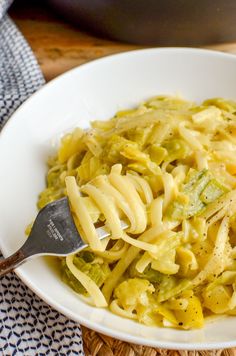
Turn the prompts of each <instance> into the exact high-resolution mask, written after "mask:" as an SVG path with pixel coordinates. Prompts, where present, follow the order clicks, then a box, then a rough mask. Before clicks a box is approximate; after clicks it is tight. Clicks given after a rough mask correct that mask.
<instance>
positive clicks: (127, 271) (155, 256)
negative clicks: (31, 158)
mask: <svg viewBox="0 0 236 356" xmlns="http://www.w3.org/2000/svg"><path fill="white" fill-rule="evenodd" d="M235 122H236V103H233V102H231V101H227V100H223V99H219V98H216V99H210V100H207V101H205V102H203V103H202V104H201V105H196V104H194V103H190V102H187V101H184V100H182V99H180V98H177V97H167V96H159V97H156V98H153V99H151V100H149V101H148V102H146V103H142V104H141V106H139V107H138V108H136V109H132V110H125V111H123V112H118V113H117V114H116V116H115V117H113V118H112V119H111V120H109V121H106V122H101V121H97V122H94V123H92V125H91V126H92V128H91V129H89V130H87V131H83V130H80V129H75V131H74V132H72V133H71V134H68V135H66V136H65V137H64V138H63V139H62V144H61V147H60V149H59V151H58V155H57V157H55V158H53V159H51V160H49V168H50V169H49V172H48V177H47V189H46V190H45V191H44V192H42V195H41V196H40V199H39V204H38V206H39V207H40V208H41V207H43V206H44V205H45V204H46V203H48V202H50V201H52V200H53V199H58V198H60V197H62V196H64V195H65V194H67V195H68V198H69V202H70V206H71V211H72V214H73V216H74V219H75V223H76V226H77V228H78V230H79V232H80V233H81V236H82V238H83V239H84V240H85V241H86V243H87V244H88V248H87V249H86V250H85V251H82V252H80V253H78V254H76V255H75V256H74V258H73V257H71V256H69V257H67V258H66V259H62V270H63V280H65V282H66V283H67V284H69V285H70V286H72V288H73V289H74V290H76V291H81V293H85V290H86V291H87V292H88V294H90V295H91V297H92V299H93V300H94V303H95V305H96V306H106V305H108V304H109V303H110V305H109V306H110V309H111V311H112V312H114V313H116V314H118V315H121V316H123V317H127V318H132V319H136V320H138V321H140V322H144V323H146V324H149V325H153V324H154V325H159V324H161V325H163V326H171V327H173V326H179V327H182V328H184V329H188V328H194V327H199V326H201V325H202V322H203V315H202V314H204V316H206V315H207V314H208V313H209V311H212V312H213V313H218V312H223V313H229V314H236V284H235V276H234V273H236V272H235V271H236V253H235V244H236V203H235V201H236V155H235V153H236V125H235ZM121 163H122V164H121ZM64 180H65V184H66V189H65V185H64ZM98 222H99V223H100V224H101V223H102V224H103V225H104V229H105V230H107V231H108V232H109V233H110V235H109V237H107V238H106V239H104V240H101V241H100V239H99V235H98V233H97V230H96V228H95V225H94V224H96V223H98ZM124 223H125V225H126V226H128V227H127V228H126V230H125V231H124V230H123V228H122V227H123V226H124ZM231 272H232V273H233V275H231ZM229 275H230V276H231V277H230V278H229V277H228V276H229ZM226 277H227V278H226ZM81 285H82V286H81ZM84 288H85V290H84ZM141 290H143V293H141ZM117 291H119V292H118V293H117ZM154 291H155V292H154ZM152 293H154V294H152ZM134 294H135V295H136V297H135V296H134ZM140 295H142V298H141V299H140V298H139V297H140ZM211 297H212V299H214V301H213V303H211V300H210V298H211ZM124 301H127V303H126V302H124ZM183 301H184V302H183ZM143 302H144V303H143ZM180 302H181V303H182V304H180ZM156 303H158V305H157V304H156ZM204 303H205V304H204ZM183 305H184V306H183ZM220 305H223V306H222V307H219V306H220ZM134 306H135V307H134ZM180 306H181V307H180ZM163 311H164V312H163Z"/></svg>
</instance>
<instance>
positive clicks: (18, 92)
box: [0, 0, 84, 356]
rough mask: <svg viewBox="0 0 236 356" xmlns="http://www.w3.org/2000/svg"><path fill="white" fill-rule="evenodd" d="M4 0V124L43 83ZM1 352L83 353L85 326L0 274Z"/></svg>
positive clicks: (0, 19)
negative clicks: (82, 333)
mask: <svg viewBox="0 0 236 356" xmlns="http://www.w3.org/2000/svg"><path fill="white" fill-rule="evenodd" d="M11 2H12V0H0V129H1V128H2V127H3V125H4V124H5V122H6V121H7V120H8V119H9V117H10V116H11V114H12V113H13V112H14V111H15V110H16V109H17V107H18V106H19V105H20V104H21V103H22V102H23V101H24V100H26V99H27V98H28V97H29V96H30V95H31V94H32V93H34V92H35V91H36V90H37V89H38V88H39V87H40V86H42V85H43V84H44V82H45V81H44V78H43V75H42V73H41V71H40V69H39V66H38V64H37V61H36V59H35V57H34V55H33V53H32V51H31V49H30V47H29V46H28V44H27V42H26V41H25V39H24V38H23V36H22V35H21V33H20V32H19V30H18V29H17V28H16V26H15V25H14V24H13V22H12V21H11V19H10V18H9V17H8V16H7V15H6V14H5V12H6V10H7V8H8V7H9V5H10V4H11ZM0 355H3V356H8V355H16V356H34V355H42V356H43V355H61V356H63V355H65V356H67V355H84V353H83V346H82V337H81V330H80V326H79V325H78V324H77V323H76V322H74V321H72V320H69V319H67V318H66V317H65V316H63V315H62V314H60V313H58V312H57V311H56V310H54V309H52V308H51V307H49V306H48V305H47V304H45V303H44V302H43V301H42V300H41V299H40V298H38V297H37V296H36V295H35V294H34V293H33V292H32V291H31V290H30V289H28V287H26V286H25V285H24V284H23V283H22V282H21V281H20V280H19V278H18V277H17V276H16V275H15V274H14V273H10V274H9V275H7V276H5V277H2V278H1V279H0Z"/></svg>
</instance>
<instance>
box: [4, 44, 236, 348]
mask: <svg viewBox="0 0 236 356" xmlns="http://www.w3.org/2000/svg"><path fill="white" fill-rule="evenodd" d="M141 52H142V53H152V52H157V53H159V52H168V53H171V52H173V53H176V52H179V53H181V52H182V53H183V52H185V53H189V54H190V53H192V54H193V53H195V54H197V55H205V54H209V55H212V56H215V57H225V58H229V59H233V60H234V61H235V65H236V56H235V55H234V54H232V53H224V52H220V51H215V50H209V49H202V48H194V47H160V48H145V49H138V50H131V51H125V52H122V53H117V54H112V55H107V56H104V57H101V58H99V59H94V60H92V61H89V62H87V63H84V64H82V65H79V66H76V67H75V68H72V69H70V70H68V71H66V72H64V73H62V74H60V75H59V76H57V77H56V78H54V79H52V80H51V81H49V82H48V83H46V84H44V85H43V86H42V87H41V88H40V89H39V90H37V91H36V92H35V93H33V94H32V95H31V96H30V97H29V98H28V99H26V101H25V102H24V103H22V104H21V105H20V106H19V107H18V108H17V110H16V111H15V112H14V113H13V114H12V115H11V117H10V118H9V119H8V121H7V122H6V123H5V125H4V126H3V128H2V130H1V131H0V140H1V137H2V135H4V134H5V132H6V130H8V127H9V126H10V125H11V122H12V119H13V121H14V120H15V116H16V117H17V114H18V112H19V111H21V110H22V109H23V108H24V107H25V106H27V105H28V104H29V103H30V102H31V100H32V99H33V98H34V97H35V96H37V95H38V94H39V93H40V92H41V91H42V90H45V87H46V88H48V87H50V86H53V85H54V83H56V82H57V81H60V80H61V79H63V78H66V77H67V76H68V77H69V76H70V75H73V73H74V72H76V71H77V70H78V69H79V70H83V69H84V68H87V67H90V66H94V65H96V63H98V62H100V61H103V62H105V61H109V60H110V59H111V58H121V57H126V56H129V55H130V54H134V55H135V54H139V53H141ZM0 250H1V251H2V254H3V256H4V257H5V258H6V257H8V256H9V254H8V253H7V251H6V248H5V247H4V246H3V244H2V239H0ZM15 273H16V274H17V276H18V277H19V278H20V279H21V280H22V281H23V282H24V283H25V284H26V285H27V286H28V287H29V288H30V289H31V290H32V291H33V292H34V293H35V294H36V295H38V296H39V297H40V298H41V299H42V300H43V301H44V302H45V303H46V304H48V305H50V306H51V307H52V308H54V309H56V310H57V311H59V312H61V313H62V314H63V315H65V316H67V317H68V318H70V319H72V320H74V321H76V322H78V323H80V324H82V325H84V326H86V327H88V328H90V329H92V330H94V331H96V332H99V333H102V334H105V335H108V336H110V337H112V338H115V339H120V340H122V341H126V342H129V343H134V344H139V345H140V344H142V345H144V346H149V347H155V348H163V347H164V348H168V349H172V350H212V349H221V348H222V349H225V348H231V347H235V346H236V339H235V341H223V342H199V343H191V344H186V343H183V342H171V341H165V342H162V341H158V340H157V341H156V340H155V342H154V341H152V340H148V339H145V338H143V339H142V343H140V339H139V337H138V336H133V335H130V334H128V335H127V334H126V333H125V332H120V331H117V330H116V331H112V330H109V329H108V328H107V327H103V325H100V324H99V323H97V322H93V321H90V320H87V319H85V318H84V317H81V316H80V315H78V317H76V316H75V314H73V313H72V312H70V311H69V310H67V309H66V308H64V307H63V306H62V305H61V304H60V303H58V302H57V301H55V300H52V299H51V298H50V297H47V296H46V295H45V294H44V293H42V292H41V291H40V289H39V288H38V287H37V286H35V285H34V283H31V281H29V280H28V278H27V276H26V273H25V272H24V270H22V268H21V267H18V268H17V269H16V270H15ZM164 343H165V345H164V346H163V344H164ZM166 345H167V346H166Z"/></svg>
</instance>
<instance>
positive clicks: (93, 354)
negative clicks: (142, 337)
mask: <svg viewBox="0 0 236 356" xmlns="http://www.w3.org/2000/svg"><path fill="white" fill-rule="evenodd" d="M82 332H83V342H84V353H85V356H159V355H160V356H236V348H233V349H225V350H211V351H206V350H203V351H187V350H182V351H177V350H165V349H155V348H153V347H147V346H141V345H135V344H130V343H127V342H124V341H120V340H116V339H113V338H111V337H109V336H106V335H103V334H100V333H97V332H95V331H92V330H90V329H88V328H86V327H84V326H82Z"/></svg>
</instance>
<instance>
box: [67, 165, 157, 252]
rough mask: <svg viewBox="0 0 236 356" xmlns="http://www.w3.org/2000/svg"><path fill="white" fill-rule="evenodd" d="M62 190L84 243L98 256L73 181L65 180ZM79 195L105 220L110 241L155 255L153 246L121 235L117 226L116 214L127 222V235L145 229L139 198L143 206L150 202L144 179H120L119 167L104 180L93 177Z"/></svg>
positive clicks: (99, 247)
mask: <svg viewBox="0 0 236 356" xmlns="http://www.w3.org/2000/svg"><path fill="white" fill-rule="evenodd" d="M66 187H67V193H68V197H69V201H70V202H71V205H72V208H73V210H74V212H75V215H76V218H77V219H78V221H79V223H80V225H81V227H82V229H83V232H84V235H85V239H86V240H87V241H88V243H89V245H90V246H91V247H92V248H93V249H96V250H98V251H100V252H101V251H102V249H103V246H102V244H101V242H100V240H99V237H98V235H97V233H96V229H95V227H94V225H93V221H92V219H91V217H90V215H89V212H88V210H87V208H86V206H85V205H84V204H83V197H81V196H80V194H79V189H78V187H77V185H76V181H75V178H74V177H66ZM138 190H139V192H138ZM80 191H81V192H82V193H84V194H86V195H87V196H88V197H89V198H91V199H92V200H93V201H94V202H95V204H96V205H97V207H98V208H99V210H100V213H101V214H102V215H103V216H104V217H105V220H106V226H107V228H108V229H109V230H110V231H111V238H112V239H123V240H124V241H125V242H127V243H129V244H131V245H133V246H136V247H138V248H140V249H143V250H147V251H150V252H152V253H155V252H157V247H156V246H155V245H153V244H150V243H148V242H143V241H140V240H137V239H135V238H133V237H131V236H129V235H127V234H126V233H125V232H123V229H122V226H121V220H120V214H119V213H120V212H119V210H120V211H121V212H122V213H123V215H124V217H125V218H126V219H128V220H129V221H130V228H129V230H128V231H130V232H132V233H135V234H136V233H140V232H143V231H144V230H145V229H146V226H147V213H146V207H145V204H144V203H143V202H142V200H141V198H140V195H139V194H141V193H143V198H144V200H145V202H146V204H147V203H149V202H150V201H151V198H152V192H151V189H150V187H149V185H148V183H147V182H146V181H144V179H142V178H140V177H135V176H134V177H132V178H131V177H130V176H129V177H128V176H122V175H121V174H120V166H118V167H116V166H114V168H113V170H112V171H111V173H110V174H109V175H108V176H99V177H97V178H96V179H94V181H92V182H91V183H87V184H86V185H84V186H82V187H81V188H80Z"/></svg>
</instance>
